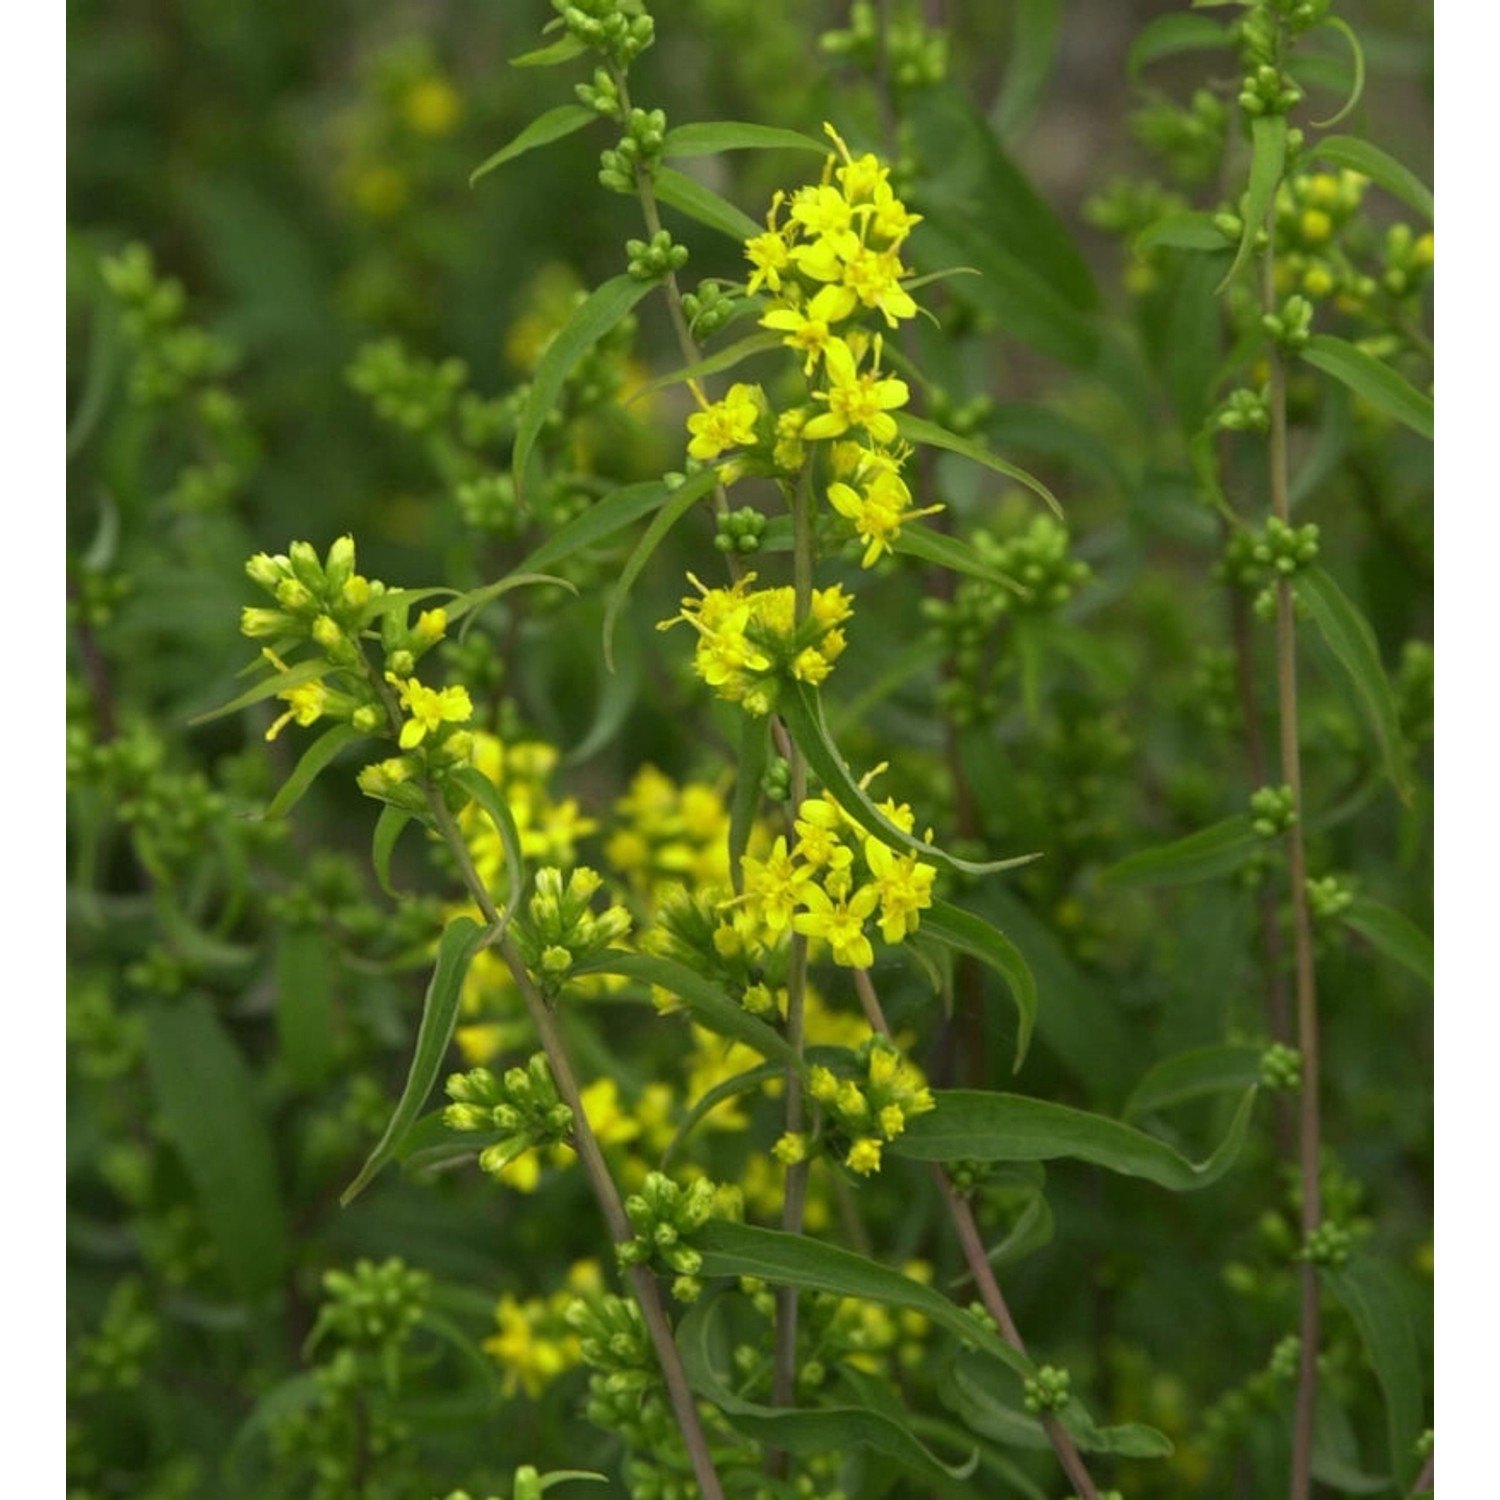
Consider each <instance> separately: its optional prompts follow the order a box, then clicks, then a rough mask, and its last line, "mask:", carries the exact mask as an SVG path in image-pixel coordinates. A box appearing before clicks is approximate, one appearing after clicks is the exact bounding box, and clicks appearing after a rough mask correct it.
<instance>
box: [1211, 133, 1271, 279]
mask: <svg viewBox="0 0 1500 1500" xmlns="http://www.w3.org/2000/svg"><path fill="white" fill-rule="evenodd" d="M1250 142H1251V147H1252V150H1251V156H1250V186H1249V188H1248V189H1247V190H1246V193H1245V201H1244V205H1243V214H1244V224H1245V227H1244V232H1243V233H1242V234H1241V235H1240V247H1239V249H1238V250H1236V251H1235V253H1234V260H1233V261H1231V262H1230V266H1229V269H1228V270H1227V271H1226V272H1225V273H1224V279H1223V280H1222V281H1221V282H1220V283H1219V285H1218V290H1219V291H1221V292H1222V291H1223V290H1224V288H1225V287H1226V286H1228V285H1229V283H1230V282H1231V281H1233V280H1234V278H1235V276H1236V275H1237V274H1238V273H1239V269H1240V267H1241V266H1242V265H1244V264H1245V261H1246V260H1247V259H1248V258H1249V255H1250V250H1251V248H1252V246H1253V245H1254V244H1255V236H1256V235H1257V234H1258V233H1259V232H1260V230H1261V229H1262V228H1264V226H1265V222H1266V214H1267V213H1268V212H1269V211H1270V208H1271V200H1272V199H1273V198H1275V196H1276V186H1277V184H1278V183H1279V182H1280V181H1281V174H1282V171H1283V170H1284V168H1285V167H1286V116H1285V115H1260V116H1259V117H1257V118H1256V119H1254V120H1252V121H1251V122H1250Z"/></svg>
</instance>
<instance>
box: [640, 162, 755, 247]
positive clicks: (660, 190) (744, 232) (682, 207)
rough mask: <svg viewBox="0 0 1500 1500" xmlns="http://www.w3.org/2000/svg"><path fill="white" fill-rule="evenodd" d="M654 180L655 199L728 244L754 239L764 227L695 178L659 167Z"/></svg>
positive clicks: (669, 168) (671, 169) (672, 169)
mask: <svg viewBox="0 0 1500 1500" xmlns="http://www.w3.org/2000/svg"><path fill="white" fill-rule="evenodd" d="M654 180H655V184H656V196H657V197H658V198H660V199H661V201H662V202H663V203H668V204H670V205H671V206H672V207H673V208H675V209H676V210H677V211H678V213H684V214H686V215H687V216H688V218H690V219H696V220H697V221H698V222H699V223H700V224H707V225H708V227H709V228H710V229H717V230H718V231H719V233H720V234H726V235H728V236H729V238H730V239H732V240H740V241H744V240H749V239H754V238H755V236H756V235H758V234H759V233H760V232H761V230H762V229H763V228H764V227H765V226H764V225H762V224H757V223H756V222H755V220H754V219H752V218H751V217H750V215H749V214H747V213H746V212H745V211H744V210H743V209H740V208H736V207H735V206H734V204H732V203H731V202H730V201H729V200H728V199H727V198H721V197H720V196H719V194H718V193H716V192H714V190H713V189H712V188H706V187H704V186H703V184H702V183H701V182H699V181H698V180H697V179H696V178H694V177H689V176H687V175H686V174H685V173H682V172H679V171H677V170H675V169H674V168H672V167H662V168H661V169H660V170H659V171H658V172H657V174H656V177H655V179H654Z"/></svg>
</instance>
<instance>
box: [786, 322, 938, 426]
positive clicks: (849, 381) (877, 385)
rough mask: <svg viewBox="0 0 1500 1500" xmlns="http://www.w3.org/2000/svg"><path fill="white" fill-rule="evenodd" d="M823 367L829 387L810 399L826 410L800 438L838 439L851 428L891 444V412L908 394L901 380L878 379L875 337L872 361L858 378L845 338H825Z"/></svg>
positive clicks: (856, 367)
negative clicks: (819, 403)
mask: <svg viewBox="0 0 1500 1500" xmlns="http://www.w3.org/2000/svg"><path fill="white" fill-rule="evenodd" d="M823 365H824V368H825V369H826V370H827V371H828V381H829V386H828V389H827V390H826V391H814V392H813V397H814V399H816V400H822V401H826V402H827V403H828V410H827V411H826V412H823V413H822V414H821V415H819V416H816V417H814V418H813V419H812V420H811V421H810V422H809V423H808V424H807V425H806V426H805V427H804V428H803V429H802V436H803V438H804V439H807V440H815V439H818V438H830V437H842V436H843V435H844V433H846V432H848V431H849V429H850V428H851V427H862V428H863V429H864V430H865V431H866V432H868V433H869V434H870V436H871V437H872V438H874V439H875V441H876V442H877V443H889V442H891V441H892V440H893V439H894V438H895V436H896V419H895V418H894V417H893V416H891V411H892V410H894V409H895V408H896V407H901V406H905V405H906V403H907V401H908V400H909V399H910V397H911V392H910V391H909V390H908V388H907V385H906V382H905V381H904V380H898V379H896V378H895V377H894V376H887V377H884V378H882V377H881V374H880V340H879V338H878V337H877V338H876V340H875V358H874V361H873V362H872V364H871V367H870V369H868V370H867V371H865V373H864V374H862V375H861V374H860V373H859V370H858V364H857V361H856V359H855V354H854V350H853V349H852V348H851V347H850V346H849V343H848V341H847V340H845V339H841V338H832V339H829V341H828V344H827V347H826V348H825V349H824V351H823Z"/></svg>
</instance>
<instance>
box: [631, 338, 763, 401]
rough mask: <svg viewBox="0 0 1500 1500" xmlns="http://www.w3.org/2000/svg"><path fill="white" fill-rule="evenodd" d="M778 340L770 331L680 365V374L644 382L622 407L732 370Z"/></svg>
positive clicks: (676, 372)
mask: <svg viewBox="0 0 1500 1500" xmlns="http://www.w3.org/2000/svg"><path fill="white" fill-rule="evenodd" d="M782 340H783V335H782V334H780V333H778V332H777V331H776V330H775V329H774V328H768V329H765V330H763V331H762V332H760V333H752V334H750V335H749V337H747V338H743V339H741V340H740V341H739V342H738V343H735V344H730V345H729V347H728V348H726V349H720V350H718V351H717V352H716V353H714V354H710V355H708V356H707V357H706V358H704V359H700V360H696V361H694V363H692V364H690V365H684V366H683V367H682V368H681V369H680V370H672V371H671V372H670V373H668V374H666V375H660V376H658V377H657V378H656V379H655V380H652V381H648V382H647V383H646V384H645V385H643V386H640V387H638V388H637V389H636V390H633V391H632V392H631V393H630V395H629V396H628V397H627V398H626V400H625V405H626V406H629V405H630V403H631V402H632V401H639V400H640V399H641V398H642V397H643V396H649V395H651V394H653V392H656V391H660V390H665V389H666V387H667V386H669V385H681V384H683V383H684V382H692V381H695V380H702V379H703V378H704V377H705V376H708V375H718V374H720V373H721V372H722V371H724V370H732V369H733V368H734V367H735V366H736V365H737V364H740V363H742V362H743V361H744V360H747V359H749V358H750V356H751V355H753V354H764V353H766V352H767V350H770V349H774V348H776V347H777V345H779V344H780V343H781V342H782Z"/></svg>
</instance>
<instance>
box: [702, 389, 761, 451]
mask: <svg viewBox="0 0 1500 1500" xmlns="http://www.w3.org/2000/svg"><path fill="white" fill-rule="evenodd" d="M765 409H766V398H765V394H764V392H762V390H761V388H760V387H759V386H758V385H746V384H744V383H743V382H739V383H737V384H735V385H732V386H730V387H729V394H728V395H727V396H725V397H724V399H723V400H722V401H714V402H711V403H709V404H708V405H707V406H705V407H704V408H703V410H702V411H699V412H694V413H693V414H692V416H690V417H689V418H688V419H687V427H688V431H689V432H690V433H692V435H693V436H692V441H691V442H689V443H688V450H687V451H688V453H689V454H690V455H691V456H692V457H694V458H699V459H710V458H717V457H718V456H719V455H720V454H721V453H722V452H723V451H724V450H725V449H726V448H741V447H745V446H746V445H747V444H750V443H753V442H754V441H755V424H756V422H757V421H758V420H759V419H760V414H761V412H763V411H764V410H765Z"/></svg>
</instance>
